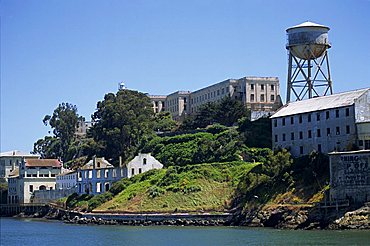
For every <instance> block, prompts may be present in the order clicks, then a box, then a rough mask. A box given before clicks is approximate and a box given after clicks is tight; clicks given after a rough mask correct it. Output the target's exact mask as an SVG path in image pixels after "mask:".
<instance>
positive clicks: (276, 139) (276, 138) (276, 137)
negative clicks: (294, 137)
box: [275, 135, 278, 143]
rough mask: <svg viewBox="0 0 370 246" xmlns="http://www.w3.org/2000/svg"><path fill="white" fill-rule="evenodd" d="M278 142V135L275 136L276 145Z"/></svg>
mask: <svg viewBox="0 0 370 246" xmlns="http://www.w3.org/2000/svg"><path fill="white" fill-rule="evenodd" d="M277 141H278V135H275V143H276V142H277Z"/></svg>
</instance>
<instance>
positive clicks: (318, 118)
mask: <svg viewBox="0 0 370 246" xmlns="http://www.w3.org/2000/svg"><path fill="white" fill-rule="evenodd" d="M316 120H317V121H320V113H317V114H316Z"/></svg>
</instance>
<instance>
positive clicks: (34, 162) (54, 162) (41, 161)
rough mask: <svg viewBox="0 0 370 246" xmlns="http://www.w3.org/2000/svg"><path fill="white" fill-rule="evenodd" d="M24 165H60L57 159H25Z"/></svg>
mask: <svg viewBox="0 0 370 246" xmlns="http://www.w3.org/2000/svg"><path fill="white" fill-rule="evenodd" d="M25 162H26V163H25V165H26V167H62V164H61V163H60V161H58V160H57V159H26V160H25Z"/></svg>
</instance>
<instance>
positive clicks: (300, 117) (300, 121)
mask: <svg viewBox="0 0 370 246" xmlns="http://www.w3.org/2000/svg"><path fill="white" fill-rule="evenodd" d="M299 123H302V115H300V116H299Z"/></svg>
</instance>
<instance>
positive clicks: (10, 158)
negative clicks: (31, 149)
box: [0, 150, 40, 179]
mask: <svg viewBox="0 0 370 246" xmlns="http://www.w3.org/2000/svg"><path fill="white" fill-rule="evenodd" d="M24 158H27V159H39V158H40V155H34V154H29V153H25V152H21V151H19V150H13V151H7V152H3V153H0V178H5V179H7V178H8V176H9V174H10V173H11V172H12V171H14V170H15V168H16V167H18V166H19V164H20V163H21V162H22V160H23V159H24Z"/></svg>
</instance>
